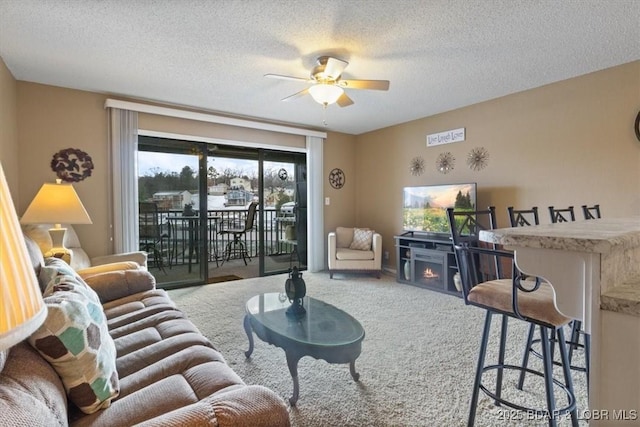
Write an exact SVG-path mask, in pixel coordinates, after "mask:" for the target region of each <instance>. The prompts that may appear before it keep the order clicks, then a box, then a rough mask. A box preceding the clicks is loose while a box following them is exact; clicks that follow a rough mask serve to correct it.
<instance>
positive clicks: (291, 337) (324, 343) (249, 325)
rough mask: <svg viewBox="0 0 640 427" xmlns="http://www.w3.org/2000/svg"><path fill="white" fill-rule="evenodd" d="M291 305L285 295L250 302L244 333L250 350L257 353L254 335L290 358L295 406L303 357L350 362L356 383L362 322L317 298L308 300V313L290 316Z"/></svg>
mask: <svg viewBox="0 0 640 427" xmlns="http://www.w3.org/2000/svg"><path fill="white" fill-rule="evenodd" d="M290 305H291V303H290V302H289V301H288V300H287V297H286V296H285V295H284V294H278V293H268V294H261V295H256V296H254V297H253V298H251V299H250V300H249V301H247V306H246V314H245V316H244V330H245V331H246V333H247V337H248V338H249V350H247V351H246V352H245V356H247V357H250V356H251V353H253V334H252V333H251V332H252V330H253V332H255V334H256V336H257V337H258V338H260V339H261V340H262V341H264V342H266V343H269V344H272V345H275V346H276V347H280V348H282V349H283V350H284V352H285V355H286V357H287V365H288V366H289V372H290V373H291V377H292V378H293V395H292V396H291V397H290V398H289V403H291V405H292V406H294V405H295V404H296V402H297V401H298V395H299V386H298V361H299V360H300V359H301V358H302V357H303V356H311V357H314V358H316V359H322V360H326V361H327V362H329V363H348V364H349V371H350V372H351V376H352V377H353V379H354V380H355V381H358V379H359V378H360V374H358V373H357V372H356V367H355V363H356V359H357V358H358V356H360V351H361V350H362V340H363V339H364V329H363V328H362V325H361V324H360V322H358V321H357V320H356V319H354V318H353V317H352V316H350V315H349V314H347V313H345V312H344V311H342V310H340V309H338V308H336V307H334V306H332V305H330V304H327V303H326V302H323V301H320V300H318V299H315V298H311V297H305V298H304V308H305V309H306V310H307V312H306V314H305V315H304V316H302V317H299V318H293V317H289V316H287V315H286V314H285V311H286V310H287V308H289V306H290Z"/></svg>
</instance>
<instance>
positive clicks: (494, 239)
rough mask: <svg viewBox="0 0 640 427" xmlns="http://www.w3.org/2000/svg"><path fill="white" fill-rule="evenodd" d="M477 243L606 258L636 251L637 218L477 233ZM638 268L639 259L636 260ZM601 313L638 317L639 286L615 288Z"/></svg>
mask: <svg viewBox="0 0 640 427" xmlns="http://www.w3.org/2000/svg"><path fill="white" fill-rule="evenodd" d="M479 237H480V240H483V241H486V242H490V243H496V244H501V245H504V246H506V247H511V248H514V247H527V248H536V249H555V250H565V251H575V252H591V253H600V254H608V253H610V252H613V251H624V250H628V249H633V248H640V217H630V218H607V219H605V218H602V219H595V220H588V221H575V222H565V223H559V224H545V225H536V226H531V227H513V228H500V229H496V230H483V231H480V235H479ZM636 261H637V262H638V263H639V264H640V259H638V260H636ZM600 308H601V309H602V310H608V311H615V312H618V313H623V314H629V315H632V316H639V317H640V282H638V283H628V284H619V285H616V286H614V287H612V288H610V289H608V290H607V291H606V292H605V293H603V294H602V295H601V296H600Z"/></svg>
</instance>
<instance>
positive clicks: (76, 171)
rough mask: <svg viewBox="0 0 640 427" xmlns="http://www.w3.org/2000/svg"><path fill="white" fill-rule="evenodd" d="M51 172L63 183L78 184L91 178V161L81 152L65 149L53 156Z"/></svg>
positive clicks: (74, 149) (75, 149) (89, 157)
mask: <svg viewBox="0 0 640 427" xmlns="http://www.w3.org/2000/svg"><path fill="white" fill-rule="evenodd" d="M51 170H53V171H54V172H55V173H56V175H57V176H58V178H60V179H61V180H63V181H65V182H79V181H82V180H83V179H86V178H89V177H90V176H91V172H92V171H93V160H91V156H90V155H88V154H87V153H85V152H84V151H82V150H79V149H77V148H66V149H64V150H60V151H58V152H57V153H56V154H54V155H53V159H51Z"/></svg>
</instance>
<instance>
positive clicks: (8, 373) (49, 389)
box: [0, 342, 68, 427]
mask: <svg viewBox="0 0 640 427" xmlns="http://www.w3.org/2000/svg"><path fill="white" fill-rule="evenodd" d="M2 353H4V354H5V356H8V357H7V359H6V361H5V365H4V368H3V369H2V371H1V372H0V426H12V427H13V426H43V427H44V426H47V427H54V426H67V425H68V420H67V397H66V394H65V391H64V387H63V385H62V381H60V377H59V376H58V374H57V373H56V371H55V370H54V369H53V367H52V366H51V365H50V364H49V363H48V362H47V361H46V360H44V359H43V358H42V356H40V354H38V352H37V351H36V350H34V349H33V348H32V347H31V346H30V345H29V344H27V343H26V342H21V343H20V344H17V345H15V346H13V347H11V349H9V350H5V351H4V352H2Z"/></svg>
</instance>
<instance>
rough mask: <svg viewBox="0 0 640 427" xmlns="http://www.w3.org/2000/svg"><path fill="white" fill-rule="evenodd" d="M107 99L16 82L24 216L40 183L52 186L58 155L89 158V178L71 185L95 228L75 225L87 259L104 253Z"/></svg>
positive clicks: (106, 231)
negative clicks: (78, 153)
mask: <svg viewBox="0 0 640 427" xmlns="http://www.w3.org/2000/svg"><path fill="white" fill-rule="evenodd" d="M105 99H106V97H105V96H104V95H101V94H96V93H91V92H83V91H79V90H70V89H64V88H59V87H54V86H47V85H41V84H35V83H27V82H22V81H20V82H18V140H19V163H18V164H19V168H20V203H19V205H18V206H17V207H16V208H17V210H18V214H19V215H22V214H23V213H24V211H25V210H26V208H27V206H28V205H29V203H30V202H31V200H32V199H33V197H34V196H35V195H36V193H37V192H38V190H39V189H40V187H41V186H42V184H43V183H44V182H54V181H55V179H56V174H55V172H54V171H52V170H51V166H50V163H51V159H52V157H53V155H54V154H55V153H56V152H58V151H59V150H62V149H65V148H77V149H80V150H82V151H85V152H86V153H88V154H89V155H90V156H91V158H92V160H93V164H94V169H93V172H92V175H91V176H90V177H89V178H87V179H85V180H84V181H81V182H77V183H74V184H73V186H74V188H75V189H76V191H77V193H78V196H79V197H80V200H82V203H83V204H84V206H85V208H86V209H87V212H88V213H89V216H90V217H91V220H92V221H93V224H91V225H76V226H74V228H75V230H76V231H77V232H78V237H79V238H80V241H81V242H82V245H83V247H84V248H85V250H86V251H87V253H89V254H90V255H91V256H97V255H103V254H106V253H108V251H109V248H110V246H111V245H110V242H109V220H108V218H109V215H108V213H109V198H108V197H107V188H108V185H109V176H110V173H109V171H108V169H107V168H108V157H107V156H108V151H107V112H106V110H105V109H104V101H105Z"/></svg>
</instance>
